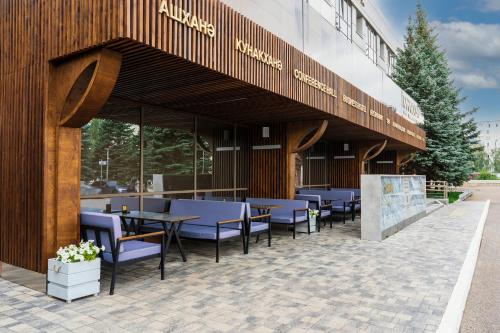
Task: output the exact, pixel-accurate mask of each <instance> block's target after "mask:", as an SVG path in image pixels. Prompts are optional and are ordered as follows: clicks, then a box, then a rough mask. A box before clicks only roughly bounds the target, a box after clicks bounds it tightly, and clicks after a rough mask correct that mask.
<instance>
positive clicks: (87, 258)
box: [47, 241, 104, 303]
mask: <svg viewBox="0 0 500 333" xmlns="http://www.w3.org/2000/svg"><path fill="white" fill-rule="evenodd" d="M101 251H104V246H103V247H102V248H99V247H97V246H96V245H95V244H94V241H88V242H84V241H81V242H80V244H79V245H69V246H66V247H64V248H60V249H59V250H58V251H57V258H53V259H49V262H48V272H47V294H48V295H49V296H53V297H56V298H59V299H63V300H65V301H66V302H68V303H71V301H72V300H74V299H77V298H81V297H85V296H89V295H94V296H97V295H98V294H99V291H100V283H99V279H100V277H101V259H100V258H98V255H99V252H101Z"/></svg>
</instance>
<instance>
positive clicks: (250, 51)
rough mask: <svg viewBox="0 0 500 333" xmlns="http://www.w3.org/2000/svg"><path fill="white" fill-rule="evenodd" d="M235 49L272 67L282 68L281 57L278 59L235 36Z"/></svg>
mask: <svg viewBox="0 0 500 333" xmlns="http://www.w3.org/2000/svg"><path fill="white" fill-rule="evenodd" d="M236 50H237V51H238V52H240V53H243V54H245V55H247V56H249V57H251V58H254V59H255V60H257V61H259V62H261V63H263V64H266V65H268V66H271V67H272V68H275V69H277V70H279V71H281V70H282V69H283V61H281V59H278V58H276V57H273V56H272V55H270V54H269V53H267V52H265V51H263V50H260V49H258V48H256V47H254V46H252V45H250V43H246V42H245V41H243V40H241V39H239V38H236Z"/></svg>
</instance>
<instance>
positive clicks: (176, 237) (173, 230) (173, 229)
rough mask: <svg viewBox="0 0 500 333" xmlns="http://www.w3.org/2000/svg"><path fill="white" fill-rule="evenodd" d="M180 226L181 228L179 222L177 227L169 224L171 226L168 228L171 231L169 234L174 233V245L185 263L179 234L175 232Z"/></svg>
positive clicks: (185, 259)
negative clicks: (175, 244)
mask: <svg viewBox="0 0 500 333" xmlns="http://www.w3.org/2000/svg"><path fill="white" fill-rule="evenodd" d="M181 226H182V222H180V223H179V225H178V226H177V225H176V224H175V223H171V226H170V230H171V231H170V232H173V233H174V236H175V240H176V243H177V249H179V252H180V254H181V257H182V261H184V262H186V261H187V258H186V255H185V254H184V249H183V248H182V242H181V238H180V237H179V233H178V232H177V230H178V229H179V228H180V227H181Z"/></svg>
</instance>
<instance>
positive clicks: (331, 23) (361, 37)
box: [222, 0, 423, 122]
mask: <svg viewBox="0 0 500 333" xmlns="http://www.w3.org/2000/svg"><path fill="white" fill-rule="evenodd" d="M222 1H223V2H225V3H227V4H228V5H229V6H231V7H233V8H235V9H236V10H237V11H239V12H241V13H242V14H243V15H245V16H246V17H248V18H250V19H251V20H253V21H254V22H256V23H257V24H259V25H261V26H263V27H264V28H266V29H268V30H269V31H271V32H273V33H274V34H276V35H277V36H278V37H280V38H282V39H284V40H285V41H287V42H288V43H290V44H291V45H293V46H294V47H296V48H297V49H299V50H300V51H302V52H304V53H305V54H307V55H308V56H310V57H312V58H313V59H315V60H316V61H318V62H320V63H321V64H322V65H323V66H325V67H327V68H328V69H330V70H332V71H335V72H336V73H337V74H339V75H340V76H342V77H343V78H345V79H346V80H348V81H349V82H351V83H352V84H354V85H356V86H357V87H359V88H361V89H362V90H364V91H365V92H367V93H368V94H370V95H371V96H373V97H375V98H377V99H378V100H380V101H382V102H383V103H384V104H386V105H387V106H390V107H393V108H394V109H395V110H396V112H398V113H399V114H401V115H403V116H405V117H406V118H407V119H410V120H411V121H413V122H423V116H422V114H421V112H420V111H419V110H418V111H417V112H416V113H417V115H413V114H412V110H411V109H412V107H413V108H418V105H417V103H416V102H415V101H413V99H411V98H410V97H409V96H408V95H407V94H406V93H404V92H403V91H402V90H401V89H400V88H399V87H398V86H397V85H396V84H395V83H394V81H392V79H391V78H390V74H391V71H392V64H393V62H394V55H395V53H396V49H397V48H398V47H399V46H400V42H399V41H398V40H397V38H395V37H394V33H393V31H392V30H390V28H389V25H388V24H387V22H386V21H385V19H384V16H383V15H382V14H381V12H380V11H379V10H378V8H377V7H376V6H375V4H373V3H372V2H371V1H368V2H367V1H365V2H364V3H365V5H364V6H363V5H361V2H360V1H358V0H355V1H353V2H351V1H349V0H335V1H333V0H331V1H330V0H222ZM341 1H342V2H344V3H346V4H348V5H349V8H351V9H350V10H349V12H348V14H349V18H348V19H340V18H339V17H340V16H339V6H340V2H341ZM346 26H347V28H346ZM369 29H371V31H374V32H375V35H373V39H374V43H373V44H374V45H373V50H372V51H373V52H374V55H373V56H372V52H368V50H369V48H368V45H369V43H368V41H369V40H370V38H369V36H370V34H369ZM367 54H370V57H371V58H369V56H367ZM410 105H412V106H410Z"/></svg>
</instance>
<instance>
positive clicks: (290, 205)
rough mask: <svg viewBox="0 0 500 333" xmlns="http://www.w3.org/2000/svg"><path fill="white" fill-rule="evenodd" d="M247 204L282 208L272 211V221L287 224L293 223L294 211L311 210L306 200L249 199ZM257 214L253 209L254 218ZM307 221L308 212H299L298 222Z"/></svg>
mask: <svg viewBox="0 0 500 333" xmlns="http://www.w3.org/2000/svg"><path fill="white" fill-rule="evenodd" d="M246 202H247V203H249V204H250V205H277V206H280V207H279V208H274V209H271V221H272V222H276V223H286V224H291V223H293V211H294V210H295V209H304V208H309V201H306V200H287V199H267V198H247V200H246ZM257 214H258V211H257V210H256V209H252V216H255V215H257ZM282 219H284V220H282ZM288 219H289V220H288ZM301 219H302V220H301ZM275 220H276V221H275ZM305 220H306V212H305V211H301V212H297V222H299V221H305ZM280 221H281V222H280ZM286 221H291V222H286Z"/></svg>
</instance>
